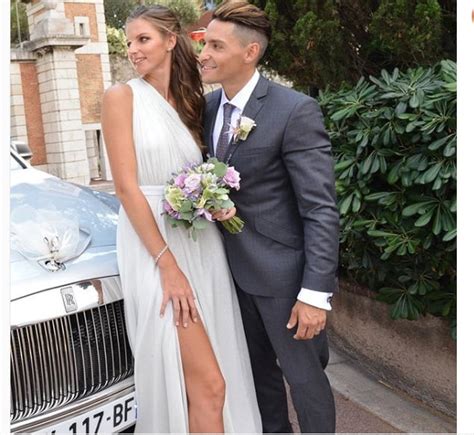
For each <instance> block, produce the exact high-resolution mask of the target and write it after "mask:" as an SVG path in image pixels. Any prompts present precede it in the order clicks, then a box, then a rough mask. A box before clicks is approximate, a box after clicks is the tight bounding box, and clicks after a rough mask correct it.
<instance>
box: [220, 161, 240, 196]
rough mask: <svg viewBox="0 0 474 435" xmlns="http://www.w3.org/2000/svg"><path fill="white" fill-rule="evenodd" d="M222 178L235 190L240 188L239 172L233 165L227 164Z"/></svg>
mask: <svg viewBox="0 0 474 435" xmlns="http://www.w3.org/2000/svg"><path fill="white" fill-rule="evenodd" d="M223 180H224V183H225V184H226V185H227V186H229V187H231V188H233V189H235V190H239V189H240V174H239V172H237V171H236V170H235V168H234V167H233V166H229V167H228V168H227V172H226V173H225V175H224V179H223Z"/></svg>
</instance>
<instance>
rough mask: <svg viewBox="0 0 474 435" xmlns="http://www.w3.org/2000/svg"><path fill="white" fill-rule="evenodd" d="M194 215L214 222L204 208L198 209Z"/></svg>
mask: <svg viewBox="0 0 474 435" xmlns="http://www.w3.org/2000/svg"><path fill="white" fill-rule="evenodd" d="M195 214H196V216H204V217H205V218H206V219H207V220H208V221H209V222H214V219H212V214H211V212H210V211H209V210H206V209H205V208H198V209H197V210H196V213H195Z"/></svg>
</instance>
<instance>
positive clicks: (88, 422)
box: [32, 393, 137, 435]
mask: <svg viewBox="0 0 474 435" xmlns="http://www.w3.org/2000/svg"><path fill="white" fill-rule="evenodd" d="M136 418H137V417H136V406H135V395H134V393H129V394H127V395H126V396H123V397H121V398H120V399H117V400H114V401H112V402H110V403H106V404H104V405H102V406H98V407H97V408H95V409H93V410H92V411H88V412H85V413H84V414H81V415H78V416H76V417H73V418H70V419H68V420H65V421H62V422H59V423H57V424H56V425H53V426H50V427H47V428H45V429H41V430H40V431H38V432H33V434H32V435H40V434H41V435H44V434H47V435H59V434H97V433H100V434H111V433H114V432H119V431H120V430H122V429H125V428H127V427H128V426H131V425H132V424H133V423H135V420H136Z"/></svg>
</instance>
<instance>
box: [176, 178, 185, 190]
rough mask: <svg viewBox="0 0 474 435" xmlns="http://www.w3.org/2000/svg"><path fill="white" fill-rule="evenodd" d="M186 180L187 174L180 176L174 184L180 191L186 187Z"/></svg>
mask: <svg viewBox="0 0 474 435" xmlns="http://www.w3.org/2000/svg"><path fill="white" fill-rule="evenodd" d="M185 180H186V175H185V174H179V175H178V176H177V177H176V178H175V179H174V184H175V185H176V186H178V187H179V188H180V189H182V188H183V187H184V181H185Z"/></svg>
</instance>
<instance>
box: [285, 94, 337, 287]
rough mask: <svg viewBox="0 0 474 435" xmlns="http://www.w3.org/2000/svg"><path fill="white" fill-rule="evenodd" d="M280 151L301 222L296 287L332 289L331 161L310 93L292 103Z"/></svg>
mask: <svg viewBox="0 0 474 435" xmlns="http://www.w3.org/2000/svg"><path fill="white" fill-rule="evenodd" d="M282 155H283V160H284V163H285V166H286V168H287V171H288V173H289V177H290V180H291V183H292V186H293V190H294V192H295V195H296V199H297V204H298V210H299V214H300V216H301V218H302V220H303V225H304V250H305V266H304V273H303V281H302V283H301V287H304V288H306V289H310V290H315V291H322V292H328V293H329V292H333V291H335V290H336V272H337V264H338V256H339V213H338V210H337V206H336V192H335V178H334V162H333V157H332V152H331V142H330V140H329V137H328V135H327V133H326V131H325V129H324V123H323V116H322V113H321V109H320V108H319V105H318V104H317V102H316V101H315V100H313V99H312V98H309V97H307V98H302V100H301V101H299V102H298V103H297V104H296V105H295V107H294V109H293V111H292V113H291V115H290V117H289V120H288V123H287V126H286V128H285V133H284V138H283V145H282Z"/></svg>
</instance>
